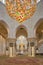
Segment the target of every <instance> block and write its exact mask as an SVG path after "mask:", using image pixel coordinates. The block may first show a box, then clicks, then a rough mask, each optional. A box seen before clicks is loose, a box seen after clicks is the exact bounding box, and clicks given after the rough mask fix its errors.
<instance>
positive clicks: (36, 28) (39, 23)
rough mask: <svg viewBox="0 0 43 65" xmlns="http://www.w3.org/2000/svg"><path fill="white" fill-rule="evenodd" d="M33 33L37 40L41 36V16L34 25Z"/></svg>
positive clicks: (42, 21) (42, 28)
mask: <svg viewBox="0 0 43 65" xmlns="http://www.w3.org/2000/svg"><path fill="white" fill-rule="evenodd" d="M35 35H36V38H38V39H39V40H40V39H42V38H43V18H41V19H39V20H38V22H37V23H36V25H35Z"/></svg>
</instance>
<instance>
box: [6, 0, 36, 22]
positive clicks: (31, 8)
mask: <svg viewBox="0 0 43 65" xmlns="http://www.w3.org/2000/svg"><path fill="white" fill-rule="evenodd" d="M6 8H7V11H8V13H9V15H10V17H12V18H13V19H16V20H17V21H18V22H23V21H25V20H27V19H28V18H31V17H32V15H33V14H34V12H35V11H36V0H6Z"/></svg>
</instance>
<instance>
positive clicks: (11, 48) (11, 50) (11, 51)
mask: <svg viewBox="0 0 43 65" xmlns="http://www.w3.org/2000/svg"><path fill="white" fill-rule="evenodd" d="M9 57H13V47H9Z"/></svg>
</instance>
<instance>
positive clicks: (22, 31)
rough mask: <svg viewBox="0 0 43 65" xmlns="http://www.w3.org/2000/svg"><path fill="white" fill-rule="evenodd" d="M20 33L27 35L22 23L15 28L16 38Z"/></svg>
mask: <svg viewBox="0 0 43 65" xmlns="http://www.w3.org/2000/svg"><path fill="white" fill-rule="evenodd" d="M20 35H23V36H25V37H28V33H27V28H26V27H25V26H24V25H20V26H18V27H17V29H16V38H17V37H18V36H20Z"/></svg>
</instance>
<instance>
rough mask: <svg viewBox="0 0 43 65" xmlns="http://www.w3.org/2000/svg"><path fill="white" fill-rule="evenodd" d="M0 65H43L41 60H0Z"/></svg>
mask: <svg viewBox="0 0 43 65" xmlns="http://www.w3.org/2000/svg"><path fill="white" fill-rule="evenodd" d="M0 65H43V58H29V57H14V58H0Z"/></svg>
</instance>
